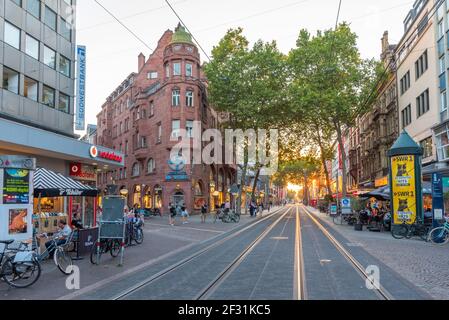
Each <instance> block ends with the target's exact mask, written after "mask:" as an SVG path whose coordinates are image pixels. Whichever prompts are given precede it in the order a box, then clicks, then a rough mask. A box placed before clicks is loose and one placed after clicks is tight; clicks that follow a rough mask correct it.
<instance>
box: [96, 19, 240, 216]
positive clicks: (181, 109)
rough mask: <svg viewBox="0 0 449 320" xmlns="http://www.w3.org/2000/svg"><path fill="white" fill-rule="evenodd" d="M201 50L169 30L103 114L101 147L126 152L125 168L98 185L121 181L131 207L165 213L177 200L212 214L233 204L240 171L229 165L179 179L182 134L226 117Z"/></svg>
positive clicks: (197, 168) (196, 169)
mask: <svg viewBox="0 0 449 320" xmlns="http://www.w3.org/2000/svg"><path fill="white" fill-rule="evenodd" d="M200 63H201V62H200V55H199V52H198V48H197V47H196V46H195V45H194V43H193V42H192V39H191V36H190V34H188V33H187V32H186V31H185V29H184V28H183V27H182V26H178V27H177V28H176V30H175V32H174V33H173V32H172V31H170V30H168V31H166V32H165V33H164V35H163V36H162V38H161V39H160V40H159V43H158V46H157V49H156V50H155V51H154V53H153V54H152V55H151V56H150V57H149V59H148V60H146V59H145V56H144V55H143V54H140V55H139V57H138V72H137V73H131V74H130V75H129V76H128V78H127V79H126V80H125V81H124V82H123V83H122V84H121V85H120V86H119V87H118V88H117V89H116V90H115V91H114V92H113V93H112V94H111V95H110V96H109V97H108V98H107V101H106V103H105V104H104V105H103V106H102V111H101V112H100V113H99V114H98V116H97V121H98V124H97V125H98V130H97V144H99V145H102V146H106V147H109V148H112V149H115V150H120V151H122V152H123V154H125V155H126V157H125V168H124V169H118V170H115V171H108V172H102V173H101V174H100V175H99V185H100V186H101V187H102V188H103V189H104V188H105V187H106V185H108V184H116V185H118V186H120V189H126V190H128V191H129V194H128V205H129V206H134V205H136V204H137V205H138V206H140V207H142V208H162V209H163V212H167V210H168V205H169V203H170V202H172V203H179V204H185V205H186V207H187V208H188V209H189V210H190V212H194V211H198V210H199V209H200V207H201V205H202V203H204V202H206V203H208V204H209V207H210V208H211V209H214V207H215V206H216V205H218V204H221V203H223V202H224V201H227V200H229V201H231V202H232V201H233V199H232V195H231V194H230V189H231V186H232V185H233V184H234V183H235V181H236V170H235V168H234V167H231V166H222V165H218V166H217V165H213V166H206V165H193V166H192V165H187V166H185V168H183V170H182V171H183V175H178V176H176V175H172V174H173V167H170V166H169V163H168V162H169V160H170V152H171V149H172V148H173V146H174V145H175V144H176V142H171V141H170V140H171V136H172V135H176V133H177V131H178V130H179V129H186V130H187V131H188V132H190V131H191V130H192V124H193V122H194V121H201V123H202V130H203V131H204V130H206V129H210V128H218V126H219V123H220V122H221V120H220V117H219V115H218V114H217V112H215V111H214V109H213V108H211V107H210V106H209V105H208V101H207V91H206V83H205V79H204V76H203V74H202V70H201V64H200Z"/></svg>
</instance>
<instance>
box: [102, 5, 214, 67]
mask: <svg viewBox="0 0 449 320" xmlns="http://www.w3.org/2000/svg"><path fill="white" fill-rule="evenodd" d="M95 1H96V0H95ZM165 2H166V3H167V4H168V6H169V7H170V9H171V10H172V11H173V13H174V14H175V15H176V17H178V19H179V21H180V22H181V23H182V25H183V26H184V28H186V30H187V32H188V33H190V35H191V36H192V38H193V40H195V42H196V44H197V45H198V47H200V49H201V51H202V52H203V53H204V55H205V56H206V57H207V59H208V60H209V61H212V60H211V58H210V57H209V55H208V54H207V52H206V50H204V49H203V47H202V46H201V44H200V43H199V41H198V40H196V38H195V36H194V35H193V33H192V32H190V30H189V28H188V27H187V25H186V24H185V23H184V21H182V19H181V17H180V16H179V14H178V13H177V12H176V10H175V8H173V7H172V5H171V4H170V2H168V0H165Z"/></svg>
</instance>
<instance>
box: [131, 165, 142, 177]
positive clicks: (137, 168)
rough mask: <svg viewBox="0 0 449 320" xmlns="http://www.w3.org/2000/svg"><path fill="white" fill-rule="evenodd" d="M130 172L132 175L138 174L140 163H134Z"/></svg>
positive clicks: (136, 175)
mask: <svg viewBox="0 0 449 320" xmlns="http://www.w3.org/2000/svg"><path fill="white" fill-rule="evenodd" d="M132 174H133V177H138V176H140V164H139V163H138V162H136V163H134V165H133V171H132Z"/></svg>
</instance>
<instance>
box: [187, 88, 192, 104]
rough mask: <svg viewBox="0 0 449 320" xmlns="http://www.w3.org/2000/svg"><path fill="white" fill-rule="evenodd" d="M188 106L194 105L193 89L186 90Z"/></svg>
mask: <svg viewBox="0 0 449 320" xmlns="http://www.w3.org/2000/svg"><path fill="white" fill-rule="evenodd" d="M186 106H187V107H193V91H191V90H188V91H187V92H186Z"/></svg>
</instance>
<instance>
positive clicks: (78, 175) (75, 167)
mask: <svg viewBox="0 0 449 320" xmlns="http://www.w3.org/2000/svg"><path fill="white" fill-rule="evenodd" d="M70 177H71V178H74V179H78V180H85V181H96V180H97V174H96V173H95V170H94V169H93V168H92V167H89V166H86V165H82V164H80V163H71V164H70Z"/></svg>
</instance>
